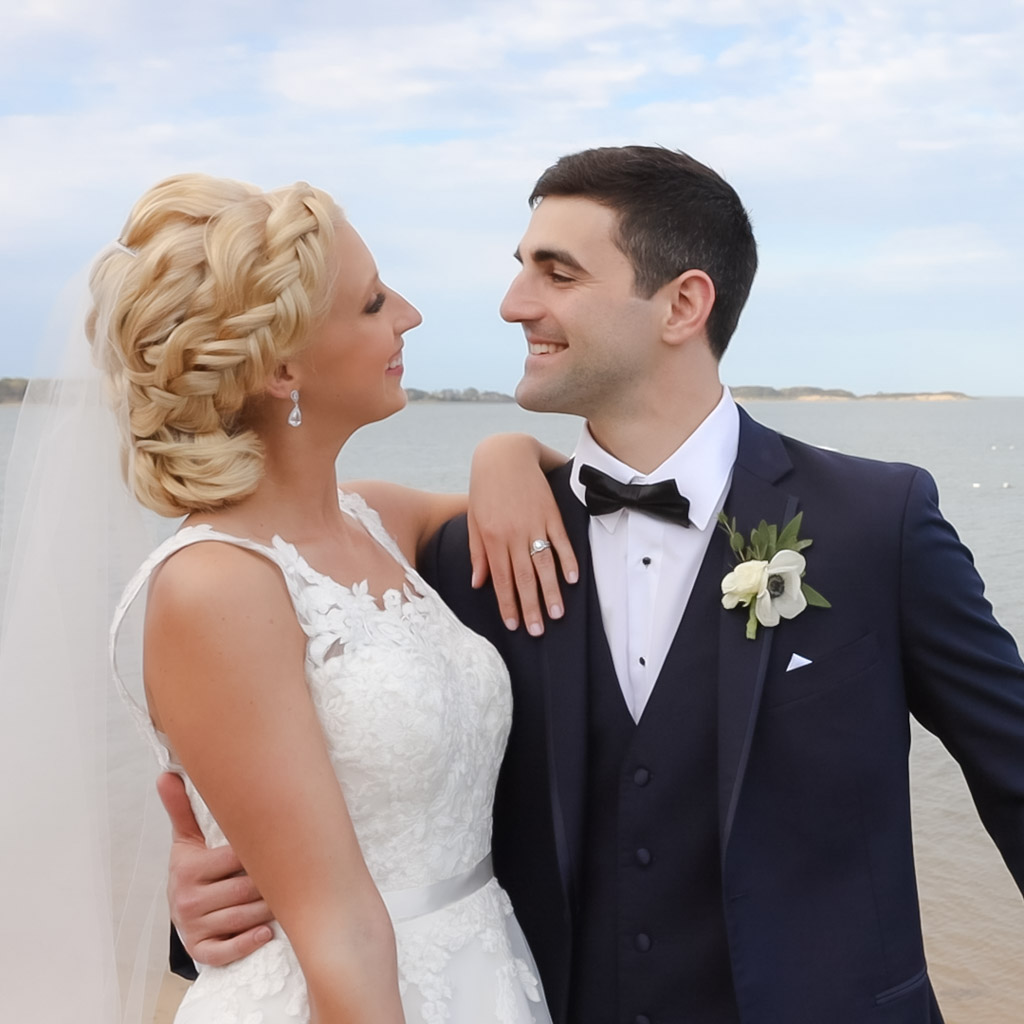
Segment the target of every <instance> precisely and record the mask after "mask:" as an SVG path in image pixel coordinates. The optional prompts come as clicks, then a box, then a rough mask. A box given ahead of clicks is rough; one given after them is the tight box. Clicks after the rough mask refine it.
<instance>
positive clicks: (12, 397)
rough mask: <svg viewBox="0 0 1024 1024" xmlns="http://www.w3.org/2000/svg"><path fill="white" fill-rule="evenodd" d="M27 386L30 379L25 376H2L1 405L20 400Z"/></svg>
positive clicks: (0, 383)
mask: <svg viewBox="0 0 1024 1024" xmlns="http://www.w3.org/2000/svg"><path fill="white" fill-rule="evenodd" d="M27 387H28V381H27V380H25V378H24V377H0V405H3V404H7V403H9V402H20V401H21V400H22V398H24V397H25V388H27Z"/></svg>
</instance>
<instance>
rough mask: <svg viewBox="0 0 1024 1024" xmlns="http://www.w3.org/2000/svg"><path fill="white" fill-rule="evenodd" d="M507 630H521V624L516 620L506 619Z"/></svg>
mask: <svg viewBox="0 0 1024 1024" xmlns="http://www.w3.org/2000/svg"><path fill="white" fill-rule="evenodd" d="M505 628H506V629H518V628H519V623H518V622H517V621H516V620H515V619H506V620H505Z"/></svg>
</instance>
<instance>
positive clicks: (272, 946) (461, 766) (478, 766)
mask: <svg viewBox="0 0 1024 1024" xmlns="http://www.w3.org/2000/svg"><path fill="white" fill-rule="evenodd" d="M340 502H341V507H342V509H343V511H345V512H346V513H348V514H349V515H351V516H353V517H354V518H356V519H357V520H358V521H359V522H360V523H361V524H362V525H363V527H364V528H365V529H366V530H367V531H368V532H369V533H370V534H371V536H373V537H374V538H375V539H376V540H377V541H378V542H379V543H380V544H381V545H382V546H383V547H384V548H385V549H386V550H387V551H388V552H389V553H390V554H391V555H392V556H393V557H394V558H395V559H396V560H397V561H398V562H399V563H400V564H402V565H403V566H404V568H405V570H406V581H407V582H406V585H405V588H404V592H403V593H400V592H398V591H397V590H390V591H388V592H387V593H385V594H384V595H383V599H382V604H383V607H381V606H380V605H378V603H377V600H376V598H375V597H374V596H373V595H372V594H370V593H368V590H367V587H366V584H365V583H363V584H358V585H356V586H353V587H347V586H343V585H341V584H340V583H337V582H335V581H334V580H333V579H331V578H329V577H327V576H323V575H321V574H320V573H318V572H316V571H315V570H314V569H313V568H311V567H310V566H309V565H308V564H307V563H306V561H305V560H304V559H303V558H302V556H301V555H300V554H299V553H298V552H297V551H296V550H295V548H294V547H293V546H291V545H290V544H287V543H285V542H284V541H282V540H280V539H279V538H275V539H274V541H273V543H272V544H271V546H269V547H268V546H264V545H261V544H257V543H254V542H252V541H250V540H245V539H242V538H237V537H232V536H228V535H226V534H222V533H218V532H217V531H215V530H213V529H212V528H210V527H207V526H197V527H186V528H184V529H182V530H181V531H180V532H179V533H177V534H176V535H175V536H173V537H171V538H170V539H169V540H167V541H166V542H165V543H164V544H162V545H161V546H160V547H158V548H157V549H156V550H155V551H154V552H153V553H152V554H151V555H150V557H149V558H148V559H147V560H146V562H145V563H144V564H143V565H142V566H141V567H140V569H139V571H138V573H137V574H136V576H135V578H134V579H133V580H132V582H131V583H130V584H129V586H128V588H127V589H126V591H125V594H124V596H123V597H122V599H121V602H120V604H119V606H118V609H117V612H116V614H115V618H114V623H113V625H112V627H111V651H112V655H113V653H114V651H115V645H116V638H117V631H118V629H119V628H120V624H121V621H122V620H123V617H124V614H125V612H126V610H127V608H128V607H129V605H130V604H131V602H132V601H133V600H134V598H135V597H136V595H137V594H138V593H139V591H140V590H141V588H142V587H143V586H144V585H145V583H146V581H147V579H148V578H149V576H150V574H151V573H152V571H153V569H154V568H155V567H156V566H157V565H159V564H160V563H161V562H162V561H163V560H164V559H166V558H167V557H168V556H170V555H171V554H173V553H174V552H175V551H178V550H179V549H181V548H183V547H185V546H187V545H190V544H195V543H198V542H202V541H206V540H219V541H226V542H228V543H231V544H236V545H238V546H240V547H243V548H246V549H249V550H252V551H256V552H259V553H260V554H262V555H263V556H264V557H266V558H268V559H269V560H270V561H272V562H273V563H274V564H275V565H277V566H278V568H280V570H281V573H282V574H283V576H284V579H285V581H286V583H287V586H288V591H289V593H290V595H291V599H292V603H293V605H294V607H295V614H296V616H297V618H298V621H299V623H300V624H301V626H302V629H303V631H304V632H305V633H306V635H307V637H308V638H309V639H308V643H307V646H306V679H307V681H308V684H309V690H310V693H311V695H312V698H313V701H314V704H315V706H316V710H317V714H318V715H319V717H320V721H321V723H322V725H323V730H324V735H325V737H326V740H327V744H328V748H329V751H330V756H331V760H332V762H333V764H334V768H335V772H336V773H337V776H338V780H339V782H340V783H341V787H342V790H343V791H344V794H345V799H346V802H347V804H348V810H349V813H350V814H351V817H352V822H353V824H354V826H355V829H356V833H357V835H358V837H359V843H360V846H361V848H362V852H363V856H364V857H365V859H366V863H367V866H368V867H369V870H370V873H371V874H372V876H373V879H374V881H375V882H376V884H377V887H378V888H379V889H380V891H381V893H382V894H383V896H384V901H385V903H386V904H387V906H388V910H389V913H390V914H391V917H392V919H393V921H394V926H395V936H396V941H397V946H398V970H399V985H400V989H401V993H402V1005H403V1007H404V1009H405V1019H406V1021H407V1024H419V1022H424V1024H442V1022H443V1024H487V1022H492V1021H493V1022H496V1024H526V1022H537V1024H550V1017H549V1015H548V1012H547V1010H546V1008H545V1006H544V1003H543V999H542V996H541V992H540V987H539V982H538V980H537V973H536V968H535V966H534V964H533V960H532V959H531V957H530V953H529V950H528V948H527V946H526V942H525V939H524V938H523V935H522V932H521V931H520V929H519V926H518V923H517V922H516V920H515V918H514V916H513V914H512V908H511V906H510V904H509V900H508V897H507V896H506V895H505V893H504V891H503V890H502V889H501V888H500V887H499V885H498V883H497V881H496V880H495V878H494V877H493V874H492V873H491V869H490V859H489V850H490V837H491V803H492V800H493V796H494V787H495V782H496V779H497V773H498V768H499V765H500V763H501V757H502V753H503V751H504V748H505V741H506V739H507V736H508V730H509V723H510V717H511V694H510V690H509V682H508V674H507V672H506V670H505V666H504V664H503V663H502V661H501V659H500V658H499V657H498V655H497V653H496V652H495V650H494V649H493V648H492V647H491V646H490V644H488V643H487V642H486V641H485V640H483V639H482V638H481V637H479V636H477V635H476V634H475V633H472V632H471V631H470V630H468V629H466V628H465V627H464V626H463V625H462V624H461V623H460V622H459V621H458V619H456V618H455V616H454V615H453V614H452V612H451V611H449V609H448V608H447V606H446V605H445V604H444V603H443V602H442V601H441V599H440V597H438V595H437V594H436V593H435V592H434V591H433V590H432V589H431V588H430V587H429V586H427V584H426V583H424V581H423V580H422V579H421V578H420V577H419V576H418V575H417V574H416V572H415V570H413V569H412V568H411V567H410V566H409V565H408V563H407V562H406V561H405V559H404V557H403V556H402V554H401V552H400V551H399V550H398V547H397V545H396V544H395V543H394V541H393V540H392V539H391V538H390V537H389V536H388V535H387V533H386V532H385V531H384V529H383V527H382V525H381V523H380V519H379V518H378V516H377V514H376V512H374V511H373V510H371V509H369V508H368V507H367V506H366V504H365V503H364V502H363V500H362V499H361V498H359V497H358V496H356V495H350V494H344V493H342V494H341V496H340ZM115 676H116V672H115ZM118 683H119V685H120V680H119V679H118ZM122 692H123V694H124V696H125V697H126V699H128V700H129V702H130V704H131V705H132V707H133V710H134V712H135V714H136V716H137V717H138V719H139V721H140V724H141V725H142V727H143V730H144V731H145V732H146V734H147V735H148V736H149V738H150V740H151V741H152V743H153V745H154V748H155V749H156V751H157V758H158V760H159V762H160V765H161V767H162V768H169V769H171V770H176V771H181V768H180V766H179V765H177V764H176V763H175V761H174V757H173V754H172V753H171V752H170V751H169V750H168V748H167V746H166V744H165V742H164V740H163V738H162V737H161V736H159V735H158V734H157V733H156V732H155V731H154V729H153V727H152V725H151V723H150V721H149V717H148V715H147V713H146V712H145V710H144V709H142V708H141V707H139V706H138V705H137V704H136V703H135V702H134V701H132V699H131V697H130V696H129V695H128V694H127V692H126V691H125V690H124V688H123V687H122ZM185 781H186V786H187V788H188V792H189V797H190V799H191V802H192V807H193V810H194V811H195V814H196V818H197V820H198V821H199V824H200V826H201V828H202V830H203V834H204V835H205V837H206V841H207V845H210V846H217V845H223V844H224V843H225V842H226V840H225V838H224V835H223V833H222V832H221V830H220V828H219V827H218V825H217V823H216V822H215V821H214V819H213V817H212V816H211V814H210V812H209V810H208V809H207V807H206V805H205V804H204V803H203V800H202V798H201V797H200V796H199V794H198V793H197V792H196V790H195V788H194V787H193V786H192V785H191V783H190V782H189V780H188V779H187V778H186V780H185ZM274 929H275V937H274V938H273V939H272V940H271V941H270V942H269V943H268V944H267V945H265V946H263V947H262V948H261V949H259V950H257V951H256V952H255V953H253V954H252V955H251V956H248V957H246V958H245V959H244V960H242V961H240V962H238V963H236V964H233V965H231V966H229V967H224V968H212V967H204V968H201V972H200V975H199V979H198V981H196V982H195V983H194V984H193V986H192V987H191V988H190V989H189V991H188V992H187V994H186V996H185V999H184V1001H183V1002H182V1005H181V1008H180V1010H179V1011H178V1015H177V1017H176V1018H175V1021H176V1024H299V1022H304V1021H307V1020H308V1017H309V1010H308V1005H307V999H306V988H305V983H304V981H303V979H302V975H301V972H300V969H299V964H298V962H297V960H296V958H295V955H294V953H293V951H292V948H291V946H290V945H289V943H288V939H287V937H286V936H285V935H284V933H283V931H282V930H281V929H280V927H279V926H277V925H275V926H274Z"/></svg>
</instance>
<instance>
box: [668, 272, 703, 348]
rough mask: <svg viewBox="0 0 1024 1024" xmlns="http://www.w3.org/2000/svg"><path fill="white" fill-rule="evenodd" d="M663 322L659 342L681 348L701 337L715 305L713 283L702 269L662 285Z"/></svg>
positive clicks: (684, 274)
mask: <svg viewBox="0 0 1024 1024" xmlns="http://www.w3.org/2000/svg"><path fill="white" fill-rule="evenodd" d="M660 290H661V291H664V293H665V296H664V297H665V319H664V322H663V325H662V339H663V340H664V341H665V342H666V343H668V344H669V345H681V344H684V343H685V342H687V341H690V340H691V339H692V338H695V337H698V336H703V335H704V328H705V326H706V324H707V322H708V317H709V316H710V315H711V310H712V307H713V306H714V304H715V284H714V282H713V281H712V280H711V278H710V277H708V275H707V274H705V273H704V271H703V270H685V271H683V273H681V274H680V275H679V276H678V277H676V278H673V279H672V280H671V281H669V282H668V284H666V285H664V286H663V288H662V289H660Z"/></svg>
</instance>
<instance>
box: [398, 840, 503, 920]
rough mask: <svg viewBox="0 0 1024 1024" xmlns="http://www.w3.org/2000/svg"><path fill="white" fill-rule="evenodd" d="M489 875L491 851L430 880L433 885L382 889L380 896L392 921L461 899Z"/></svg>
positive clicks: (484, 882)
mask: <svg viewBox="0 0 1024 1024" xmlns="http://www.w3.org/2000/svg"><path fill="white" fill-rule="evenodd" d="M493 877H494V868H493V867H492V865H491V855H490V854H488V855H487V856H486V857H484V859H483V860H482V861H480V863H479V864H477V865H476V866H475V867H472V868H470V869H469V870H468V871H463V872H462V874H460V875H455V876H453V877H452V878H445V879H443V880H442V881H440V882H434V883H433V885H421V886H420V887H419V888H416V889H394V890H393V891H392V892H382V893H381V897H382V898H383V900H384V905H385V906H386V907H387V908H388V913H389V914H390V915H391V920H392V921H409V920H411V919H412V918H414V917H422V916H423V915H424V914H433V913H434V911H435V910H441V909H443V908H444V907H447V906H450V905H451V904H452V903H458V902H459V900H464V899H465V898H466V897H467V896H471V895H472V894H473V893H475V892H476V891H477V890H478V889H482V888H483V887H484V886H485V885H486V884H487V883H488V882H489V881H490V880H491V879H492V878H493Z"/></svg>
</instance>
